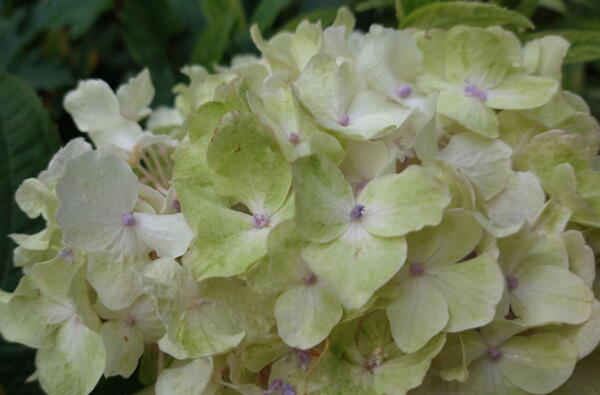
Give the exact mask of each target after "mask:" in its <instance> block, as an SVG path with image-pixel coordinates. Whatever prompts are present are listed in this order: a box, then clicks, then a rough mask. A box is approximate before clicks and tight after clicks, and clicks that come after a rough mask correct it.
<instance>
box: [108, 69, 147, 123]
mask: <svg viewBox="0 0 600 395" xmlns="http://www.w3.org/2000/svg"><path fill="white" fill-rule="evenodd" d="M117 99H118V100H119V107H120V110H121V113H122V114H123V115H124V116H126V117H127V118H129V119H131V120H133V121H139V120H140V119H142V118H144V117H146V116H148V115H150V113H151V112H152V110H150V108H149V107H148V106H149V105H150V103H152V99H154V86H153V85H152V80H151V79H150V72H149V71H148V69H144V70H142V71H141V72H140V73H139V74H138V75H136V76H135V77H133V78H130V79H129V81H127V83H126V84H123V85H121V86H120V87H119V89H117Z"/></svg>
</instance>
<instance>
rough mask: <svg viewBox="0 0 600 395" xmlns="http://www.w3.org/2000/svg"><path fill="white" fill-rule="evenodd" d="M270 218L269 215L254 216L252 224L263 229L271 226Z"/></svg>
mask: <svg viewBox="0 0 600 395" xmlns="http://www.w3.org/2000/svg"><path fill="white" fill-rule="evenodd" d="M270 220H271V219H270V218H269V216H268V215H264V214H254V216H253V217H252V222H253V223H254V227H255V228H258V229H262V228H264V227H265V226H267V225H269V222H270Z"/></svg>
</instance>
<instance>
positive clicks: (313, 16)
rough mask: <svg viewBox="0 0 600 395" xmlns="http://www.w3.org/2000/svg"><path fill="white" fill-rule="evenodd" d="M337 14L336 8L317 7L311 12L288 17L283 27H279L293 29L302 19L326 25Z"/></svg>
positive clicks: (283, 29)
mask: <svg viewBox="0 0 600 395" xmlns="http://www.w3.org/2000/svg"><path fill="white" fill-rule="evenodd" d="M336 15H337V8H322V9H317V10H314V11H311V12H307V13H305V14H300V15H298V16H296V17H294V18H292V19H290V20H289V21H288V22H287V23H286V24H285V25H283V27H282V28H281V29H280V30H282V31H285V30H287V31H294V30H296V27H298V25H299V24H300V22H302V21H304V20H308V21H309V22H312V23H315V22H317V21H321V25H323V26H328V25H330V24H331V23H332V22H333V21H334V20H335V17H336Z"/></svg>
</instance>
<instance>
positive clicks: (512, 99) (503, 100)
mask: <svg viewBox="0 0 600 395" xmlns="http://www.w3.org/2000/svg"><path fill="white" fill-rule="evenodd" d="M558 86H559V84H558V81H556V80H555V79H554V78H549V77H536V76H531V75H525V74H510V75H508V76H507V77H506V78H505V79H504V80H503V81H502V83H501V84H500V85H498V86H497V87H495V88H494V89H491V90H489V91H488V92H487V100H486V102H485V103H486V104H487V105H488V106H490V107H491V108H497V109H501V110H524V109H528V108H535V107H539V106H541V105H543V104H545V103H547V102H548V101H549V100H550V99H551V98H552V96H554V94H555V93H556V92H557V90H558Z"/></svg>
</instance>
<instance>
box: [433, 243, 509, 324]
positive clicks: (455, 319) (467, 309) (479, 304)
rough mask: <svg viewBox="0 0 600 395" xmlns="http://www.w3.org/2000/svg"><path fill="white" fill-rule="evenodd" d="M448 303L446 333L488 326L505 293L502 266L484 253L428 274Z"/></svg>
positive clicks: (437, 268) (441, 267) (440, 267)
mask: <svg viewBox="0 0 600 395" xmlns="http://www.w3.org/2000/svg"><path fill="white" fill-rule="evenodd" d="M426 273H427V274H429V275H431V277H432V278H433V279H434V281H435V284H436V285H437V288H438V290H439V291H440V292H441V293H442V294H443V295H444V297H445V299H446V302H447V303H448V309H449V312H450V318H449V320H448V326H447V327H446V330H447V331H449V332H458V331H463V330H465V329H470V328H475V327H479V326H483V325H485V324H487V323H489V322H490V321H491V320H492V319H493V318H494V314H495V312H496V305H497V304H498V302H499V301H500V298H501V297H502V292H503V291H504V277H503V276H502V272H501V271H500V267H499V266H498V264H497V263H496V261H494V260H493V259H492V258H491V257H490V256H489V255H487V254H483V255H480V256H478V257H477V258H475V259H471V260H470V261H466V262H462V263H458V264H456V265H447V266H446V265H444V266H436V267H435V268H432V269H429V270H427V272H426Z"/></svg>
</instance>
